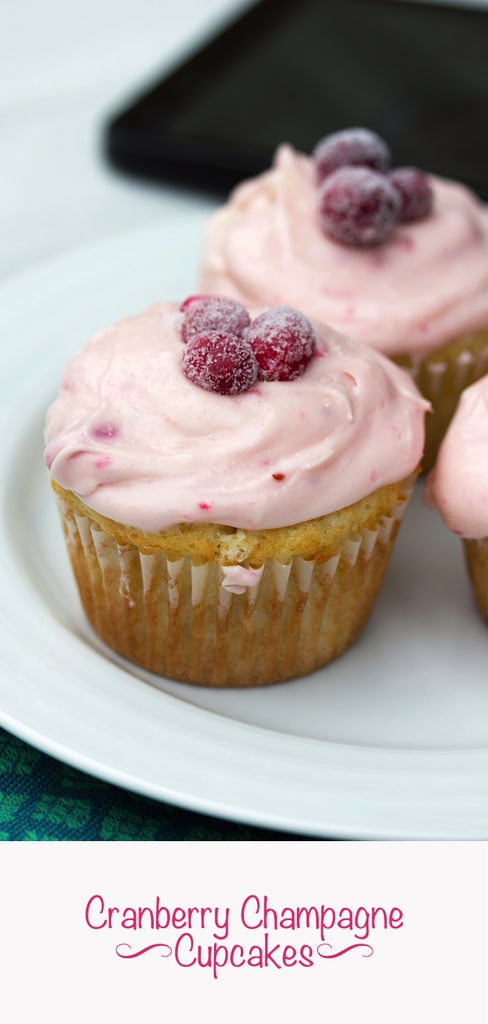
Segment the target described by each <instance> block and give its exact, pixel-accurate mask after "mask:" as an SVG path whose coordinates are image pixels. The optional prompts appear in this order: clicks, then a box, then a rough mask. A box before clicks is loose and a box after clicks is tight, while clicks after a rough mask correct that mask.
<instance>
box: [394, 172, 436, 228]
mask: <svg viewBox="0 0 488 1024" xmlns="http://www.w3.org/2000/svg"><path fill="white" fill-rule="evenodd" d="M388 177H389V181H390V183H391V184H392V185H393V188H394V189H395V190H396V191H397V192H398V195H399V197H400V212H399V219H400V220H401V221H404V222H406V221H412V220H420V219H421V218H423V217H427V216H428V214H429V213H430V212H431V210H432V204H433V198H434V197H433V193H432V185H431V184H430V181H429V178H428V176H427V175H426V174H424V172H423V171H419V170H418V168H417V167H398V168H396V170H394V171H391V173H390V174H389V176H388Z"/></svg>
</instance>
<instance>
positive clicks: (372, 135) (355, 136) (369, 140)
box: [313, 128, 390, 182]
mask: <svg viewBox="0 0 488 1024" xmlns="http://www.w3.org/2000/svg"><path fill="white" fill-rule="evenodd" d="M313 159H314V162H315V169H316V174H317V179H318V181H319V182H321V181H323V180H324V178H327V177H328V175H329V174H332V172H333V171H336V170H338V168H339V167H353V166H354V167H357V166H359V167H370V168H371V170H374V171H381V172H383V173H385V172H386V171H387V170H388V168H389V166H390V151H389V148H388V146H387V144H386V142H385V141H384V140H383V139H382V138H381V136H380V135H377V133H376V132H373V131H370V129H369V128H346V129H345V130H344V131H340V132H333V133H332V134H331V135H326V136H325V138H323V139H321V140H320V142H318V143H317V145H316V147H315V149H314V152H313Z"/></svg>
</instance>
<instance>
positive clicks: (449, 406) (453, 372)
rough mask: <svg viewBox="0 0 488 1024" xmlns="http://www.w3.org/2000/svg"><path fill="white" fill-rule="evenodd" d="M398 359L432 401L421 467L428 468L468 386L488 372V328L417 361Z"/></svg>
mask: <svg viewBox="0 0 488 1024" xmlns="http://www.w3.org/2000/svg"><path fill="white" fill-rule="evenodd" d="M399 362H400V363H401V364H402V365H404V367H405V368H406V369H407V370H408V371H409V373H410V374H411V376H412V377H413V379H414V381H415V383H416V385H417V387H418V389H419V391H421V392H422V394H423V395H424V397H425V398H427V400H428V401H429V402H430V403H431V405H432V412H431V413H427V416H426V418H425V449H424V456H423V459H422V469H423V471H424V472H428V471H429V470H430V469H432V466H433V465H434V463H435V460H436V458H437V452H438V450H439V447H440V444H441V442H442V439H443V437H444V434H445V433H446V430H447V428H448V426H449V423H450V422H451V419H452V417H453V415H454V412H455V410H456V406H457V403H458V400H459V396H460V394H461V392H462V391H464V389H465V388H467V387H469V386H470V384H474V382H475V381H477V380H479V379H480V378H481V377H484V376H485V374H486V373H488V330H484V331H478V332H476V333H475V334H471V335H466V336H465V337H464V338H460V339H458V340H457V341H455V342H451V343H450V344H449V345H445V346H444V347H443V348H442V349H438V350H437V351H436V352H433V353H432V354H431V355H430V356H427V357H426V358H425V359H423V360H421V361H420V362H418V363H416V364H415V363H412V362H411V361H409V360H408V359H400V360H399Z"/></svg>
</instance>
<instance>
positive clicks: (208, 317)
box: [180, 295, 250, 342]
mask: <svg viewBox="0 0 488 1024" xmlns="http://www.w3.org/2000/svg"><path fill="white" fill-rule="evenodd" d="M180 308H181V311H182V313H183V323H182V327H181V333H182V336H183V341H185V342H187V341H189V340H190V338H194V337H195V335H196V334H201V332H202V331H225V332H226V333H229V334H237V335H239V336H242V335H243V334H244V331H245V330H246V328H247V327H248V326H249V323H250V317H249V313H248V312H247V310H246V309H244V306H241V304H240V302H236V301H235V299H227V298H224V297H222V296H219V295H194V296H193V295H191V296H190V297H189V298H188V299H185V301H184V302H183V303H182V304H181V307H180Z"/></svg>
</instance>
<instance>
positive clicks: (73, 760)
mask: <svg viewBox="0 0 488 1024" xmlns="http://www.w3.org/2000/svg"><path fill="white" fill-rule="evenodd" d="M207 217H208V211H207V210H205V211H198V210H195V209H194V208H192V209H191V210H190V211H189V212H188V214H182V213H181V211H178V212H175V214H174V216H173V217H171V218H169V219H167V220H166V221H165V223H164V224H157V225H154V224H151V225H143V226H142V227H139V228H136V229H132V230H130V231H129V232H127V231H119V232H115V233H112V234H110V235H109V236H104V237H103V238H99V239H97V240H96V241H95V242H92V243H90V244H87V245H83V246H80V247H79V248H76V249H72V250H69V251H68V252H64V253H61V254H58V255H57V256H55V257H50V258H49V259H47V260H46V261H43V262H42V263H41V264H38V265H36V266H34V267H30V268H28V269H27V270H26V271H24V272H23V273H21V274H16V275H15V276H12V277H10V278H7V279H5V280H4V281H3V282H1V283H0V299H2V298H3V300H4V302H3V304H2V303H1V302H0V308H1V309H2V312H1V313H0V322H1V320H2V318H4V317H5V316H7V320H8V315H9V309H10V312H12V304H13V305H14V306H15V304H16V303H17V302H18V301H22V299H23V301H24V302H25V293H26V292H28V291H31V292H32V290H33V291H34V293H35V295H36V297H37V304H38V306H39V303H40V304H41V308H42V303H43V302H44V303H45V302H47V303H49V301H51V299H50V292H49V289H48V294H47V295H46V294H45V292H44V291H43V288H44V287H45V285H46V283H49V284H50V286H51V290H52V285H53V284H54V282H55V280H56V278H57V277H59V276H61V278H62V277H63V275H64V276H65V277H66V276H67V277H68V278H69V280H70V281H71V282H73V280H74V278H76V277H77V276H78V275H79V274H80V271H81V272H82V274H83V272H84V273H85V277H86V276H88V280H90V277H91V275H94V274H95V273H96V267H98V266H99V265H100V264H101V263H104V262H106V261H107V259H110V256H114V254H115V252H116V251H117V249H118V247H119V246H120V245H122V246H124V247H125V250H126V251H129V250H130V251H131V252H132V257H134V253H137V254H138V255H139V256H140V254H141V253H143V252H144V253H146V255H149V257H150V258H154V257H155V256H156V255H157V253H158V251H159V248H160V247H161V246H162V245H164V243H165V242H167V241H168V236H169V237H170V238H171V237H172V236H173V238H174V236H175V234H180V235H181V234H183V235H184V236H185V235H186V234H188V235H189V236H190V237H191V238H192V240H193V241H194V242H196V241H197V239H198V237H199V236H200V235H201V232H202V230H203V227H204V225H205V222H206V219H207ZM134 262H136V261H134ZM87 263H88V264H89V270H88V271H87V270H86V268H87ZM124 272H125V271H122V277H123V276H124ZM154 273H155V272H154V270H152V271H151V274H154ZM149 276H151V275H149ZM151 279H152V277H151ZM85 283H87V282H86V281H85ZM54 291H55V289H54ZM167 297H168V298H170V296H167ZM158 301H160V300H159V299H158ZM48 308H49V306H48ZM32 315H33V314H32V312H28V311H27V317H26V320H25V319H24V321H23V320H22V317H21V324H20V328H19V330H20V335H21V337H22V336H23V337H24V341H25V327H24V326H23V323H24V322H27V323H28V322H29V317H32ZM121 315H125V313H124V312H122V313H121ZM29 337H30V341H29V342H28V343H27V346H24V347H23V348H22V349H21V351H20V350H19V351H18V352H17V353H16V356H17V362H19V361H21V362H23V361H25V360H26V359H28V358H29V357H32V356H33V355H35V354H36V353H37V352H38V343H36V338H35V334H34V333H33V334H32V336H29ZM59 349H61V350H63V352H64V351H65V349H66V343H65V342H63V343H62V345H61V346H60V347H59V346H58V349H56V350H55V351H53V353H52V354H51V358H50V359H49V360H46V365H44V366H43V368H42V370H40V371H39V374H38V375H37V376H36V377H35V380H33V382H32V387H30V385H29V386H28V385H27V384H26V385H25V387H24V390H23V392H22V396H23V397H25V394H27V393H29V388H30V391H32V390H34V391H35V388H36V384H38V383H39V381H40V380H41V381H42V383H43V386H44V385H46V386H48V382H50V386H52V375H53V366H57V365H62V362H63V361H64V357H63V355H62V352H61V351H60V350H59ZM10 374H11V368H10V367H8V368H7V361H6V360H5V361H3V360H2V362H1V363H0V395H1V394H2V393H3V394H5V389H6V387H8V386H9V379H10ZM13 390H14V391H15V389H13ZM24 393H25V394H24ZM18 397H19V396H18V395H16V394H15V393H14V395H13V399H14V400H16V399H18ZM43 402H44V406H45V402H46V396H45V395H44V397H43ZM8 413H9V407H8V402H7V403H5V404H2V408H1V411H0V428H1V427H2V425H3V426H4V429H5V427H6V423H5V420H6V417H7V416H8ZM11 468H12V467H11V466H10V467H9V462H8V456H7V455H6V454H5V452H4V454H3V456H2V457H1V459H0V485H1V486H2V488H3V490H4V491H5V483H6V478H7V472H10V471H11ZM3 498H4V501H3V506H4V508H3V512H4V514H3V516H2V519H1V525H0V564H3V566H4V567H5V566H7V567H8V568H9V570H10V573H12V572H13V573H15V567H14V566H13V565H12V561H14V559H13V553H12V552H11V551H9V537H8V535H7V526H6V494H4V495H3ZM9 557H10V559H11V561H10V563H9ZM23 583H25V581H23ZM20 589H21V590H22V589H23V584H22V585H21V587H20ZM58 627H59V623H58ZM59 628H61V627H59ZM2 636H3V640H4V641H5V639H6V637H5V607H2V601H1V600H0V637H2ZM96 657H97V658H99V659H100V662H102V661H103V662H104V664H105V667H106V660H105V656H104V655H103V654H101V653H100V652H96ZM111 664H112V669H113V670H114V671H116V673H117V672H122V673H124V674H125V675H127V676H130V677H131V678H132V679H134V678H135V677H134V676H132V674H131V673H130V672H129V673H127V672H126V671H125V672H124V669H123V668H122V667H121V666H115V668H114V663H113V662H111ZM21 671H24V672H25V671H27V670H26V669H25V668H24V669H23V670H22V669H21ZM4 675H5V667H4V665H3V664H2V666H1V667H0V696H1V689H2V679H3V678H4ZM136 685H137V686H138V687H140V686H141V685H142V684H141V682H140V680H138V679H136ZM154 689H155V688H154ZM155 692H157V693H159V695H160V696H161V691H156V690H155ZM164 697H165V698H166V700H168V701H171V702H173V703H176V704H177V705H178V706H179V707H180V708H181V707H182V705H183V703H184V702H183V701H181V700H178V698H175V697H173V696H172V695H171V694H167V693H165V694H164ZM189 708H191V712H190V711H189V710H188V709H189ZM185 709H186V711H185V714H184V716H183V717H184V718H185V719H186V722H188V719H190V718H192V717H193V716H194V715H195V714H196V713H198V714H197V717H198V718H199V720H200V722H201V721H202V720H203V719H205V718H206V722H207V726H208V723H209V722H213V725H214V726H215V720H216V718H220V719H221V723H220V724H221V725H222V721H223V716H221V715H218V714H217V713H216V712H214V711H212V710H209V709H207V708H196V707H195V706H194V705H188V704H185ZM226 722H227V724H228V718H227V719H226ZM0 724H2V726H3V727H4V728H5V729H7V731H9V732H11V733H12V734H14V735H16V736H18V737H19V738H20V739H22V740H24V741H25V742H27V743H29V744H31V745H32V746H35V747H37V748H38V749H39V750H42V751H43V752H44V753H46V754H48V755H49V756H52V757H54V758H56V759H57V760H59V761H61V762H63V763H66V764H70V765H72V766H73V767H75V768H77V769H78V770H81V771H84V772H85V773H88V774H90V775H93V776H95V777H97V778H100V779H103V780H104V781H106V782H109V783H111V784H113V785H116V786H119V787H121V788H123V789H126V790H130V791H132V792H136V793H139V794H140V795H144V796H148V797H150V798H152V799H155V800H164V801H167V802H169V803H173V804H176V805H178V806H181V807H185V808H186V809H188V810H193V811H196V812H198V813H204V814H210V815H212V816H215V817H220V818H223V819H228V820H233V821H239V822H246V823H248V824H250V825H255V826H258V827H264V828H268V829H280V830H284V831H287V832H291V833H295V832H299V833H305V834H307V835H310V836H316V837H323V838H352V839H427V840H428V839H453V838H454V839H456V838H461V839H486V838H487V835H488V823H486V822H488V790H487V787H486V786H485V788H483V786H482V784H481V781H482V780H481V778H480V774H481V775H482V774H483V773H484V772H485V769H487V768H488V749H485V748H473V749H470V750H461V751H459V750H458V751H452V750H446V751H443V750H442V749H435V750H428V751H425V750H419V751H413V752H412V751H402V750H397V749H395V748H392V749H391V750H390V749H388V748H382V749H381V750H380V756H379V761H380V762H381V764H380V765H379V764H378V750H375V749H373V750H368V749H367V748H361V747H357V746H354V745H347V744H337V743H324V742H323V741H320V740H317V739H315V740H314V739H309V738H306V737H305V738H304V737H302V738H301V740H302V743H304V744H305V747H306V750H307V751H311V750H312V747H315V748H316V749H317V750H318V749H320V751H321V755H322V756H321V759H320V763H321V767H322V771H323V772H325V779H324V782H325V785H326V791H325V792H324V801H325V804H327V801H328V802H329V810H326V809H325V808H324V809H323V811H322V813H321V816H320V815H319V817H318V818H317V819H316V820H315V821H313V820H312V817H311V816H310V815H309V814H308V812H307V811H306V810H304V812H303V814H302V815H301V816H300V815H297V813H296V812H295V813H293V814H291V813H290V815H289V816H287V815H286V813H283V811H281V812H280V811H277V812H276V813H275V814H273V812H272V811H271V810H268V811H265V810H264V809H260V808H259V807H257V806H254V807H253V806H249V801H250V799H251V800H252V793H251V796H250V795H249V793H248V794H247V796H246V798H245V799H244V798H243V796H242V795H241V798H240V800H239V802H238V803H237V804H232V802H231V801H230V800H229V798H228V797H227V798H226V797H223V796H221V797H220V798H217V799H214V800H212V799H211V798H210V797H209V796H207V797H205V796H197V795H196V794H195V792H194V793H191V792H188V791H187V792H184V791H183V790H182V789H181V787H180V790H179V791H177V790H176V789H175V787H174V786H171V785H170V784H169V783H168V782H167V781H166V782H165V781H164V780H160V782H159V783H155V782H153V781H151V780H150V779H148V778H146V779H144V778H141V777H138V776H137V775H136V774H134V773H133V772H131V771H130V770H128V769H127V766H126V767H123V766H121V765H119V766H118V767H115V766H111V765H110V764H107V763H106V762H104V760H103V758H102V759H101V758H100V757H98V758H96V757H93V756H92V755H90V754H87V752H86V749H85V750H84V751H83V749H81V750H80V749H74V748H73V745H72V744H66V743H63V741H62V739H61V738H59V737H58V738H57V739H53V738H52V737H50V736H49V735H47V734H46V733H45V732H44V731H43V730H42V729H39V728H36V727H35V726H34V725H33V724H32V720H31V719H29V717H27V719H26V718H25V716H22V717H20V718H19V716H18V715H16V714H12V709H11V708H10V710H9V709H6V708H5V707H3V704H2V705H1V706H0ZM232 725H233V727H234V733H235V731H236V727H237V732H238V733H239V732H241V734H242V735H244V732H245V735H246V737H247V739H248V740H249V744H250V747H251V749H252V748H253V744H254V745H255V746H257V747H258V748H259V750H260V754H261V755H262V753H263V751H262V749H261V748H262V747H263V744H264V745H265V743H266V742H267V741H269V737H270V735H271V736H272V737H273V738H274V742H275V746H276V747H278V748H279V751H280V756H281V750H282V748H288V749H289V750H291V748H292V747H297V748H298V747H299V746H300V744H299V743H298V744H297V740H298V738H297V737H293V736H289V735H287V734H284V733H276V732H274V731H273V730H270V729H268V728H267V727H265V726H256V725H254V724H252V723H246V722H241V721H236V720H234V721H233V722H232ZM184 726H185V723H184V722H182V723H181V727H182V729H183V728H184ZM243 730H244V732H242V731H243ZM231 731H232V730H231ZM215 732H217V733H219V729H217V730H215V729H213V730H212V729H210V733H213V735H214V738H215ZM277 736H278V737H279V740H277V739H276V737H277ZM82 746H83V744H82ZM326 748H327V749H326ZM255 753H256V751H255ZM369 760H371V762H372V767H373V769H374V770H373V775H374V773H375V771H376V772H377V771H378V768H380V769H381V768H382V766H383V767H384V768H387V769H388V771H389V772H392V773H393V774H392V777H391V779H390V781H391V782H393V781H394V780H395V783H396V784H399V785H400V788H401V785H402V783H403V781H404V779H405V775H407V776H409V777H411V774H412V767H413V768H414V770H415V771H419V772H420V773H421V775H422V772H424V771H425V770H426V769H427V768H428V767H429V762H430V769H431V771H432V768H433V764H432V761H434V762H435V765H434V771H433V772H432V777H431V779H430V783H431V785H432V786H433V788H432V793H431V794H430V797H429V786H426V787H425V791H424V793H423V799H425V798H426V797H429V799H431V801H435V800H437V801H440V802H441V803H442V801H443V800H444V799H445V797H446V786H445V783H446V780H447V781H449V782H450V783H451V784H452V785H453V787H454V789H453V794H452V795H453V797H454V798H455V797H456V796H458V797H460V796H462V784H461V791H459V790H458V788H457V787H458V785H459V782H460V779H459V778H456V768H458V769H459V767H461V769H462V770H461V783H462V780H463V779H464V781H466V779H469V780H471V786H472V787H474V788H472V790H471V791H470V795H471V797H472V798H473V800H474V804H473V808H472V810H471V811H470V812H469V814H468V815H467V817H466V819H465V818H462V819H459V820H458V821H457V822H451V823H448V822H447V821H445V820H444V821H437V822H435V821H434V822H432V825H431V829H429V828H428V827H427V826H425V825H424V826H422V825H419V827H418V828H416V827H415V823H414V822H412V821H410V823H409V824H408V823H407V821H405V825H404V828H403V829H402V827H401V826H400V825H399V824H397V825H396V826H395V825H394V826H393V829H392V828H391V827H389V826H388V824H387V822H386V821H385V814H384V810H383V814H382V813H381V811H379V810H378V808H376V821H375V822H372V823H371V827H370V828H369V829H368V827H367V825H366V824H365V823H363V824H362V825H361V826H360V827H359V828H358V827H357V826H355V824H354V822H352V821H351V820H349V822H348V820H347V814H346V817H345V818H344V817H343V819H342V821H340V814H339V815H338V817H337V816H336V818H335V819H333V812H332V810H331V809H330V808H331V807H332V806H333V805H334V801H336V802H337V800H339V799H340V797H341V794H342V795H343V794H344V792H345V786H346V783H347V785H348V786H351V787H352V788H353V784H354V779H355V778H359V777H360V776H361V777H362V778H363V781H364V764H365V762H367V761H369ZM375 760H376V765H375V764H374V762H375ZM344 761H346V762H347V764H345V763H344ZM312 762H313V763H312V770H313V767H314V764H315V761H314V759H313V758H312ZM407 762H408V764H407ZM412 762H415V764H414V765H413V764H412ZM361 765H362V770H361ZM315 767H316V768H317V765H315ZM480 768H481V769H482V771H481V773H480ZM338 773H339V775H341V782H340V784H339V788H337V786H338V782H337V778H336V776H337V774H338ZM341 773H342V774H341ZM349 775H350V778H349V777H348V776H349ZM284 776H285V781H286V778H287V776H286V772H284ZM486 776H487V777H488V772H486ZM475 781H476V782H478V783H479V786H478V789H477V790H476V785H474V783H475ZM327 783H328V785H327ZM341 786H342V790H341ZM278 787H279V781H278V780H277V779H276V780H275V790H274V791H277V788H278ZM334 787H335V788H334ZM393 790H394V786H392V794H393ZM274 791H273V792H274ZM270 795H272V793H271V794H270ZM465 795H466V794H465ZM427 810H428V808H427ZM335 813H336V815H337V813H338V812H337V811H336V812H335ZM324 814H325V818H328V819H329V820H328V821H326V820H325V818H324ZM378 815H379V817H378ZM386 817H387V816H386ZM319 818H320V820H319ZM381 818H383V823H382V824H381ZM468 818H469V820H468Z"/></svg>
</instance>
